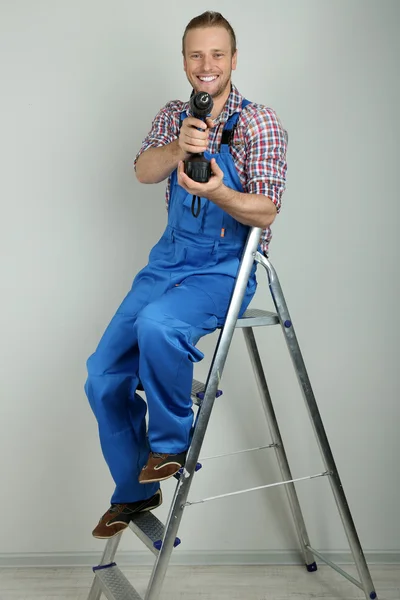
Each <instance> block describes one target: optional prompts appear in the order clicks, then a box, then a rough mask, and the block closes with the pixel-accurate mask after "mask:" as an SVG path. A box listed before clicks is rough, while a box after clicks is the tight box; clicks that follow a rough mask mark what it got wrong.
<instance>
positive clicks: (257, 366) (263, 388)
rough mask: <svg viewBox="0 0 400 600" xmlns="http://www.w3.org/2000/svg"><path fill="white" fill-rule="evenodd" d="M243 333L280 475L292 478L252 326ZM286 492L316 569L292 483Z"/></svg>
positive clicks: (309, 565) (307, 561)
mask: <svg viewBox="0 0 400 600" xmlns="http://www.w3.org/2000/svg"><path fill="white" fill-rule="evenodd" d="M243 334H244V337H245V340H246V345H247V349H248V352H249V355H250V359H251V363H252V366H253V369H254V374H255V377H256V381H257V384H258V388H259V391H260V394H261V399H262V404H263V408H264V411H265V414H266V417H267V421H268V426H269V430H270V433H271V437H272V441H273V443H274V444H275V452H276V456H277V460H278V464H279V468H280V471H281V474H282V477H283V479H284V480H285V481H289V480H292V479H293V477H292V473H291V471H290V467H289V462H288V459H287V456H286V452H285V448H284V446H283V441H282V437H281V434H280V431H279V426H278V422H277V419H276V415H275V410H274V407H273V404H272V400H271V396H270V393H269V389H268V385H267V381H266V378H265V374H264V370H263V367H262V363H261V359H260V355H259V352H258V348H257V343H256V340H255V337H254V333H253V328H252V327H246V328H244V329H243ZM285 488H286V492H287V495H288V499H289V504H290V508H291V511H292V514H293V519H294V522H295V525H296V529H297V535H298V537H299V541H300V546H301V549H302V552H303V556H304V562H305V564H306V566H307V569H308V571H316V570H317V565H316V562H315V559H314V555H313V554H312V552H311V551H310V550H309V546H310V541H309V538H308V533H307V529H306V525H305V522H304V518H303V514H302V512H301V508H300V503H299V500H298V497H297V492H296V488H295V485H294V483H289V484H287V485H285Z"/></svg>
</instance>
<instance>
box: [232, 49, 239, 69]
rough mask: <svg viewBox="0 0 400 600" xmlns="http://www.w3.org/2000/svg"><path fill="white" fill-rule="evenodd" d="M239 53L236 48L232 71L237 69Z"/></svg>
mask: <svg viewBox="0 0 400 600" xmlns="http://www.w3.org/2000/svg"><path fill="white" fill-rule="evenodd" d="M237 54H238V51H237V50H235V54H234V55H233V56H232V71H234V70H235V69H236V65H237Z"/></svg>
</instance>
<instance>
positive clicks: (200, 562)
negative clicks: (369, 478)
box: [0, 550, 400, 568]
mask: <svg viewBox="0 0 400 600" xmlns="http://www.w3.org/2000/svg"><path fill="white" fill-rule="evenodd" d="M321 554H322V555H323V556H325V557H326V558H327V559H329V560H331V561H332V562H334V563H336V564H353V563H354V561H353V557H352V555H351V553H350V552H341V551H333V552H332V551H325V552H324V551H323V550H321ZM101 556H102V552H70V553H69V552H53V553H51V552H49V553H39V552H32V553H26V554H22V553H3V554H0V568H2V567H86V566H87V567H91V566H94V565H97V564H99V562H100V560H101ZM365 558H366V560H367V563H368V564H369V565H372V564H378V565H384V564H392V565H393V564H400V550H393V551H369V552H365ZM117 562H118V564H119V565H121V566H122V565H124V566H126V565H129V566H147V565H153V564H154V557H153V556H152V554H151V553H150V552H124V551H121V552H118V554H117ZM317 563H319V564H321V565H322V564H323V563H322V562H320V561H318V560H317ZM170 564H171V565H179V566H210V565H272V566H273V565H302V564H303V559H302V556H301V555H300V554H299V552H298V551H296V550H293V551H290V550H276V551H274V550H265V551H263V550H258V551H252V550H243V551H240V550H221V551H192V552H175V553H173V554H172V557H171V562H170Z"/></svg>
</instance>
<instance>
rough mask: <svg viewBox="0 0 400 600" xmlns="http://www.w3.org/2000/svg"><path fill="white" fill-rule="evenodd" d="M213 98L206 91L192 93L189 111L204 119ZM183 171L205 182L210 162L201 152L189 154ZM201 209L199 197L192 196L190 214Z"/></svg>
mask: <svg viewBox="0 0 400 600" xmlns="http://www.w3.org/2000/svg"><path fill="white" fill-rule="evenodd" d="M213 105H214V103H213V99H212V98H211V96H210V94H207V92H197V94H193V95H192V96H191V98H190V100H189V108H190V112H191V113H192V115H193V116H194V117H195V118H196V119H201V120H202V121H205V120H206V117H209V116H210V115H211V111H212V108H213ZM184 171H185V173H186V174H187V175H188V177H190V178H191V179H193V181H196V182H197V183H207V182H208V181H209V180H210V177H211V163H210V161H209V160H207V159H206V158H205V157H204V154H203V152H199V153H198V154H191V155H190V156H189V158H188V159H186V160H185V161H184ZM196 198H197V210H196V211H195V210H194V205H195V202H196ZM200 209H201V204H200V198H199V197H197V196H193V202H192V214H193V216H194V217H198V216H199V213H200Z"/></svg>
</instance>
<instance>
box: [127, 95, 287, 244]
mask: <svg viewBox="0 0 400 600" xmlns="http://www.w3.org/2000/svg"><path fill="white" fill-rule="evenodd" d="M242 100H243V96H242V95H241V94H240V93H239V91H238V90H237V88H236V87H235V86H234V85H232V89H231V93H230V94H229V97H228V99H227V102H226V104H225V107H224V109H223V110H222V112H221V113H220V115H219V116H218V117H217V118H216V119H214V122H215V124H216V126H215V127H213V128H212V129H211V130H210V134H209V142H208V151H209V152H211V153H213V154H215V153H217V152H218V151H219V148H220V144H221V137H222V130H223V125H224V123H226V121H227V120H228V118H229V117H230V116H231V115H232V114H233V113H234V112H240V116H239V118H238V121H237V125H236V127H235V132H234V137H233V141H232V142H231V148H230V151H231V155H232V157H233V160H234V163H235V166H236V169H237V172H238V174H239V178H240V181H241V183H242V186H243V191H244V192H245V193H248V194H261V195H264V196H267V197H268V198H270V199H271V200H272V202H273V203H274V204H275V206H276V209H277V212H279V211H280V208H281V199H282V194H283V192H284V190H285V182H286V170H287V163H286V149H287V142H288V134H287V131H286V130H285V129H284V128H283V126H282V124H281V122H280V120H279V118H278V117H277V115H276V113H275V112H274V111H273V110H272V109H271V108H268V107H266V106H263V105H261V104H255V103H252V104H249V105H248V106H246V107H245V108H244V109H243V110H241V104H242ZM183 111H187V114H188V116H190V111H189V103H188V102H182V101H180V100H172V101H171V102H168V104H166V105H165V106H164V107H163V108H162V109H161V110H160V111H159V112H158V114H157V115H156V116H155V118H154V120H153V123H152V127H151V130H150V132H149V133H148V135H147V136H146V138H145V139H144V140H143V143H142V146H141V148H140V150H139V152H138V153H137V155H136V157H135V161H134V164H135V165H136V161H137V159H138V158H139V156H140V155H141V154H142V152H144V151H145V150H147V149H148V148H156V147H159V146H165V145H166V144H170V143H171V142H173V141H174V140H176V139H177V138H178V137H179V125H180V123H179V121H180V114H181V112H183ZM170 180H171V178H170V177H169V178H168V182H167V189H166V198H165V200H166V205H167V208H168V202H169V197H170ZM271 237H272V234H271V229H270V227H268V228H267V229H264V231H263V232H262V236H261V240H260V243H261V249H262V251H263V252H265V253H267V252H268V246H269V242H270V240H271Z"/></svg>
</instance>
